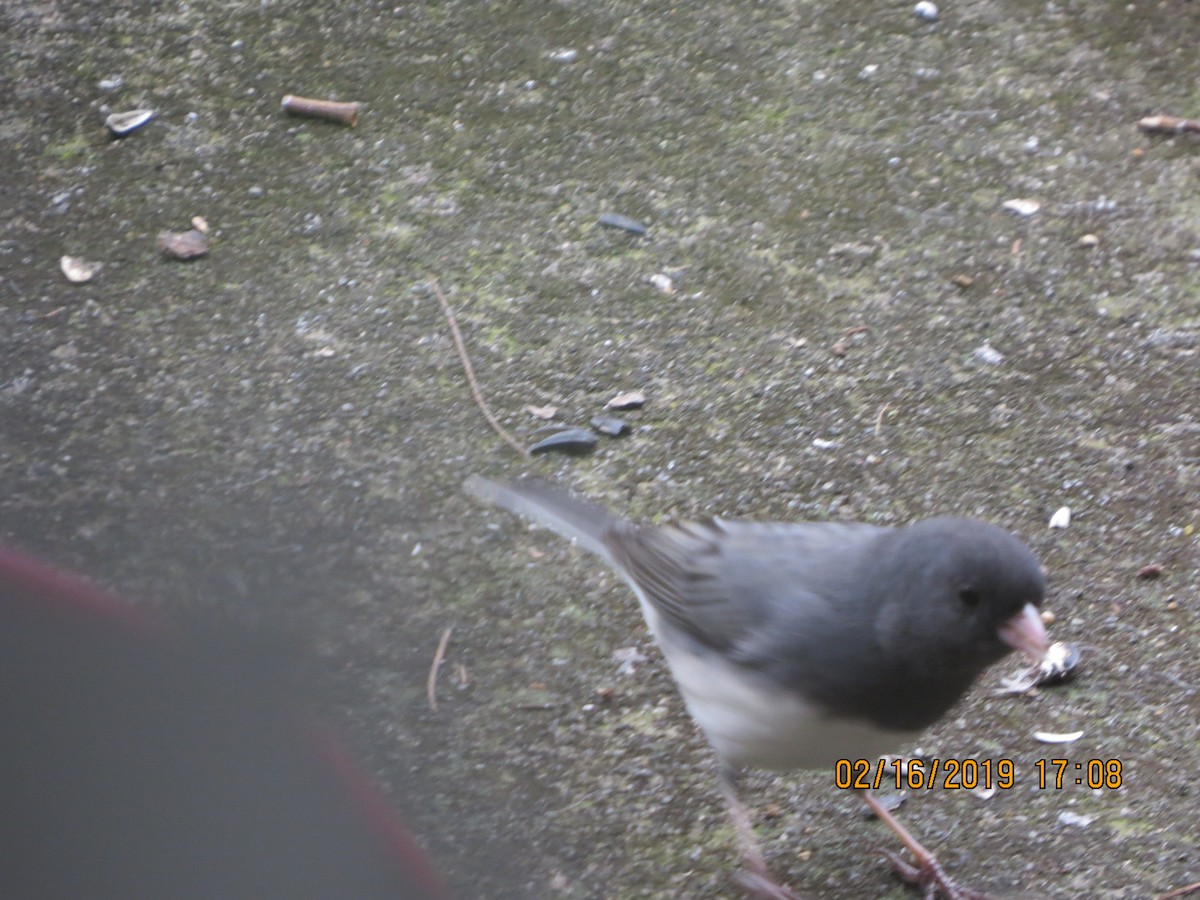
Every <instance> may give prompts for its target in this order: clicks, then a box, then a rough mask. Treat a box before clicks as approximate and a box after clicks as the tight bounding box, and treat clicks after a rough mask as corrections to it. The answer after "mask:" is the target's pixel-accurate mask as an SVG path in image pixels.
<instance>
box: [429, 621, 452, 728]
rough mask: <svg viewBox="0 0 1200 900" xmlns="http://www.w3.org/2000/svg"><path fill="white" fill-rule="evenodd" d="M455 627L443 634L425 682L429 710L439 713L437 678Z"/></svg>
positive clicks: (449, 628) (447, 629)
mask: <svg viewBox="0 0 1200 900" xmlns="http://www.w3.org/2000/svg"><path fill="white" fill-rule="evenodd" d="M453 630H454V629H453V627H448V628H446V630H445V631H443V632H442V637H441V640H439V641H438V645H437V650H436V651H435V652H434V654H433V665H431V666H430V667H429V678H427V679H426V680H425V696H426V697H427V698H429V708H430V709H432V710H433V711H434V712H437V708H438V707H437V676H438V669H440V668H441V667H442V660H443V659H444V658H445V656H446V645H447V644H449V643H450V632H451V631H453Z"/></svg>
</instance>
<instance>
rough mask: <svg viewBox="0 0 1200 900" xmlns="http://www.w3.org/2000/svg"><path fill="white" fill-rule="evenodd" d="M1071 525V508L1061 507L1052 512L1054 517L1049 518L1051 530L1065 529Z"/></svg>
mask: <svg viewBox="0 0 1200 900" xmlns="http://www.w3.org/2000/svg"><path fill="white" fill-rule="evenodd" d="M1070 524H1071V507H1069V506H1062V507H1059V508H1058V509H1056V510H1055V511H1054V515H1052V516H1051V517H1050V527H1051V528H1066V527H1067V526H1068V525H1070Z"/></svg>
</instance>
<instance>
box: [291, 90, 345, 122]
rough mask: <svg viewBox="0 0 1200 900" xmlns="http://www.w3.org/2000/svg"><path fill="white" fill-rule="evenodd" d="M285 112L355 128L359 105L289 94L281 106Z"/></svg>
mask: <svg viewBox="0 0 1200 900" xmlns="http://www.w3.org/2000/svg"><path fill="white" fill-rule="evenodd" d="M280 106H281V107H282V109H283V111H284V112H289V113H291V114H292V115H296V116H308V117H309V118H310V119H326V120H327V121H330V122H341V123H342V124H343V125H349V126H350V127H351V128H353V127H354V126H355V125H357V124H358V104H357V103H339V102H338V101H336V100H314V99H313V98H312V97H297V96H295V95H294V94H288V95H287V96H286V97H284V98H283V102H282V103H281V104H280Z"/></svg>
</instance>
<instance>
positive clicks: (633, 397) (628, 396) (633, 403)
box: [604, 391, 646, 409]
mask: <svg viewBox="0 0 1200 900" xmlns="http://www.w3.org/2000/svg"><path fill="white" fill-rule="evenodd" d="M645 403H646V395H645V394H643V393H642V392H641V391H623V392H622V393H620V394H617V396H615V397H613V398H612V399H611V400H609V401H608V402H607V403H605V404H604V406H605V408H606V409H638V408H640V407H642V406H644V405H645Z"/></svg>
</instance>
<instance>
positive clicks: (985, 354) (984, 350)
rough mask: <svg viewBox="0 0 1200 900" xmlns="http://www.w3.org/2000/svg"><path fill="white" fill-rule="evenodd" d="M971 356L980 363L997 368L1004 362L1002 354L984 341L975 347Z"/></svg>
mask: <svg viewBox="0 0 1200 900" xmlns="http://www.w3.org/2000/svg"><path fill="white" fill-rule="evenodd" d="M971 355H972V356H974V357H975V358H976V359H977V360H979V361H980V362H981V363H984V364H985V365H989V366H998V365H1000V363H1002V362H1004V354H1003V353H1001V352H1000V351H999V350H997V349H996V348H995V347H993V346H992V345H991V344H989V343H987V342H986V341H985V342H984V343H982V344H980V345H979V346H978V347H976V348H975V352H974V353H972V354H971Z"/></svg>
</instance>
